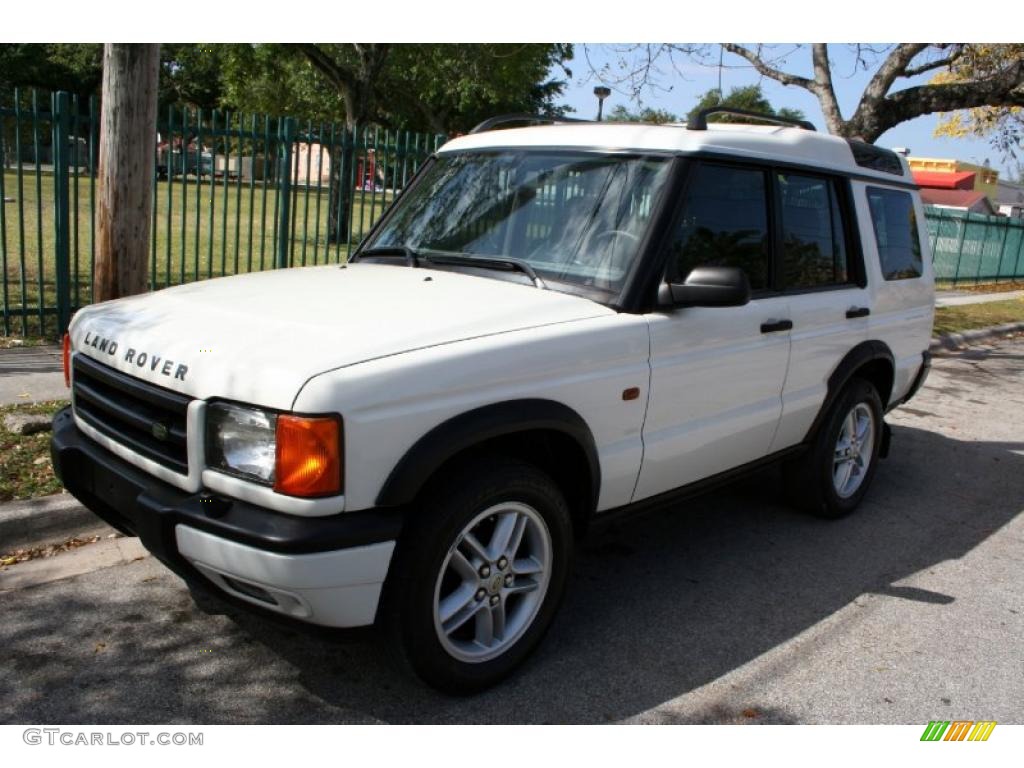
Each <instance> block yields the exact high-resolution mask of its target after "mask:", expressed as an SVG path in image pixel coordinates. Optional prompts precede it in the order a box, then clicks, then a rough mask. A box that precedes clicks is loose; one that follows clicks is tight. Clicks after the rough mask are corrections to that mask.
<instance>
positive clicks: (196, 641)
mask: <svg viewBox="0 0 1024 768" xmlns="http://www.w3.org/2000/svg"><path fill="white" fill-rule="evenodd" d="M889 418H890V421H891V423H892V424H893V426H894V437H893V451H892V456H891V457H890V458H889V459H888V460H887V461H885V462H884V463H883V464H882V466H881V467H880V470H879V473H878V475H877V476H876V478H875V482H874V486H873V487H872V489H871V492H870V494H869V496H868V498H867V500H866V502H865V503H864V505H863V507H862V508H861V509H860V510H859V511H858V513H857V514H855V515H854V516H852V517H850V518H847V519H845V520H841V521H838V522H832V523H829V522H822V521H818V520H812V519H808V518H805V517H802V516H800V515H798V514H796V513H793V512H791V511H790V510H789V509H787V508H786V507H785V506H784V505H783V504H782V503H781V501H780V494H779V488H778V481H777V477H776V475H775V473H773V472H765V473H762V474H760V475H758V476H757V477H754V478H751V479H750V480H748V481H745V482H744V483H742V484H741V485H737V486H734V487H732V488H730V489H729V490H727V491H724V492H718V493H716V494H714V495H711V496H706V497H704V498H702V499H700V500H697V501H694V502H690V503H688V504H687V505H685V507H679V508H676V509H670V510H665V511H661V512H657V513H654V514H651V515H648V516H646V517H644V518H643V519H637V520H633V521H630V522H628V523H626V524H622V525H619V526H618V527H617V528H615V529H613V530H609V531H607V532H605V533H604V534H602V535H600V536H596V537H593V538H592V539H590V540H589V541H588V542H586V544H585V546H584V548H583V549H582V551H581V555H580V558H579V561H578V564H577V568H576V571H575V574H574V576H573V578H572V583H571V585H570V590H569V595H568V598H567V600H566V603H565V605H564V606H563V609H562V611H561V613H560V615H559V617H558V619H557V621H556V623H555V625H554V627H553V629H552V631H551V633H550V634H549V636H548V638H547V640H546V641H545V643H544V644H543V645H542V646H541V648H540V649H539V652H538V653H537V654H536V655H535V656H534V657H533V658H532V659H531V660H530V661H529V662H528V663H527V664H526V666H525V667H523V668H522V669H521V670H520V671H519V672H518V673H517V674H516V675H515V676H514V677H513V678H512V679H511V680H510V681H508V682H507V683H505V684H503V685H501V686H499V687H497V688H496V689H494V690H492V691H490V692H488V693H485V694H481V695H479V696H476V697H473V698H465V699H458V698H449V697H446V696H442V695H440V694H437V693H435V692H433V691H431V690H429V689H427V688H425V687H423V686H421V685H420V684H419V683H417V682H416V681H414V680H412V679H410V678H406V677H404V676H403V675H401V674H400V673H398V672H397V671H396V670H395V669H394V668H393V667H392V665H391V663H390V661H389V659H388V657H387V655H386V653H385V651H384V650H383V648H382V644H381V643H380V642H378V641H377V640H376V639H375V638H374V637H373V636H369V637H367V636H365V635H359V634H357V635H355V636H354V637H349V638H347V639H346V640H344V641H337V640H328V639H323V638H319V637H311V636H307V635H306V634H302V633H296V632H294V631H291V630H287V629H282V628H280V627H278V626H276V625H274V624H270V623H267V622H266V621H265V620H261V619H257V618H253V617H251V616H248V615H245V614H237V613H236V612H234V611H233V610H229V611H228V612H226V613H220V614H216V613H215V614H212V615H210V614H207V613H204V612H203V611H201V610H199V609H198V608H197V607H196V606H195V605H194V604H193V601H192V600H191V598H190V596H189V594H188V592H187V591H186V590H185V589H184V586H183V584H182V582H181V581H180V580H179V579H178V578H177V577H175V576H173V575H171V574H170V573H168V572H167V571H166V570H164V569H163V568H162V567H161V566H160V565H159V564H158V563H157V562H155V561H154V560H153V559H151V558H145V559H142V560H136V561H130V562H127V563H123V562H122V564H120V565H115V566H110V567H106V568H102V569H100V570H96V571H93V572H91V573H86V574H83V575H79V576H75V577H72V578H67V579H64V580H61V581H55V582H51V583H47V584H41V585H37V586H30V587H23V588H17V589H13V590H10V591H7V592H0V648H2V649H3V650H2V655H3V660H4V661H3V664H2V665H0V690H2V691H3V692H4V694H3V696H2V697H0V721H2V722H5V723H12V722H16V723H25V722H48V723H81V722H96V723H116V722H129V723H157V722H160V723H164V722H167V723H191V722H213V723H254V722H281V723H292V722H314V723H316V722H349V723H353V722H357V723H363V722H380V721H386V722H404V723H435V722H494V723H506V722H541V723H552V722H553V723H577V722H582V723H590V722H609V721H631V722H638V721H639V722H666V723H718V722H769V723H790V722H799V723H908V724H910V723H914V724H924V723H927V722H928V721H929V720H935V719H948V720H954V719H968V720H982V719H992V720H997V721H999V722H1000V723H1007V722H1010V723H1024V697H1022V696H1021V692H1022V691H1024V546H1022V544H1024V515H1022V514H1021V512H1022V510H1024V340H1017V341H1015V342H1003V343H1001V344H1000V345H998V346H985V347H977V348H974V349H972V350H969V351H967V352H963V353H958V354H955V355H951V356H947V357H944V358H940V359H938V360H937V361H936V365H935V369H934V371H933V373H932V376H931V378H930V380H929V382H928V385H927V387H926V388H925V389H924V391H923V392H922V393H921V394H920V395H919V396H918V397H917V398H916V399H915V400H913V401H912V402H911V403H910V404H909V405H908V406H907V407H904V408H902V409H900V410H899V411H897V412H895V413H893V414H891V415H890V417H889ZM61 557H64V556H63V555H62V556H61ZM17 567H19V566H15V568H17Z"/></svg>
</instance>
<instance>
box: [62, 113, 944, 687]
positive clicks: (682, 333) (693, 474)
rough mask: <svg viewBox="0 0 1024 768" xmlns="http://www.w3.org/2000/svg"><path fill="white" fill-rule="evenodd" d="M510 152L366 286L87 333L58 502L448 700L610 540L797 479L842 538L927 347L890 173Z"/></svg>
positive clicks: (924, 301)
mask: <svg viewBox="0 0 1024 768" xmlns="http://www.w3.org/2000/svg"><path fill="white" fill-rule="evenodd" d="M493 127H496V125H495V124H488V125H485V126H484V129H483V130H478V131H474V132H473V133H472V134H470V135H468V136H464V137H461V138H458V139H455V140H453V141H451V142H449V143H448V144H446V145H445V146H444V147H443V148H442V149H441V150H440V151H439V152H438V153H437V155H436V157H434V158H433V159H432V160H431V161H430V162H429V163H428V164H427V165H426V166H425V167H424V168H423V169H422V170H421V172H420V173H419V174H418V175H417V177H416V179H415V180H414V181H413V183H412V184H411V185H410V186H409V187H408V188H407V189H406V190H405V191H404V192H403V193H402V194H401V196H400V197H399V198H398V200H397V202H396V203H395V205H394V206H392V208H391V209H390V210H389V211H388V213H387V214H386V215H385V216H384V218H383V219H382V220H381V221H380V222H379V223H378V224H377V226H376V227H375V229H374V230H373V232H372V233H371V234H370V236H369V237H368V238H367V239H366V240H365V241H364V243H363V244H362V246H361V247H360V249H359V251H358V252H357V253H356V254H355V256H354V257H353V258H352V260H351V262H350V263H349V264H347V265H332V266H324V267H313V268H304V269H290V270H282V271H269V272H261V273H255V274H247V275H241V276H237V277H228V278H223V279H218V280H210V281H208V282H203V283H196V284H190V285H182V286H178V287H174V288H170V289H167V290H164V291H160V292H158V293H155V294H151V295H146V296H138V297H132V298H128V299H123V300H119V301H114V302H109V303H105V304H98V305H95V306H92V307H89V308H87V309H84V310H82V311H81V312H79V313H78V315H77V316H76V317H75V319H74V322H73V324H72V327H71V330H70V334H69V337H70V345H69V349H68V355H67V356H66V357H67V358H68V363H67V365H68V368H69V371H68V373H69V376H70V378H71V383H72V402H73V405H72V407H71V408H69V409H67V410H65V411H63V412H61V413H60V414H59V415H58V416H57V417H56V419H55V430H54V436H53V454H54V466H55V467H56V469H57V472H58V473H59V474H60V476H61V477H62V479H63V480H64V483H65V485H66V486H67V488H68V490H69V491H70V492H71V493H73V494H74V495H75V496H77V497H78V498H79V499H81V500H82V501H83V502H84V503H85V504H86V505H87V506H89V507H90V508H92V509H93V510H95V512H96V513H97V514H98V515H99V516H100V517H102V518H103V519H105V520H107V521H108V522H110V523H111V524H113V525H115V526H116V527H118V528H120V529H122V530H123V531H126V532H129V533H131V534H133V535H138V536H139V537H140V538H141V539H142V542H143V543H144V544H145V545H146V546H147V547H148V548H149V549H150V550H151V551H152V552H153V553H154V554H155V555H156V556H157V557H159V558H160V559H161V560H163V561H164V562H165V563H166V564H167V565H168V566H170V567H171V568H172V569H174V570H175V571H176V572H177V573H179V574H181V575H182V576H183V577H185V578H186V580H187V581H189V582H190V583H191V584H198V585H201V586H204V587H206V588H213V589H214V590H215V591H218V592H219V593H221V594H222V595H227V596H230V598H232V599H234V600H236V601H241V602H242V603H244V604H245V605H247V606H254V607H259V608H261V609H263V610H265V611H268V612H272V613H276V614H279V615H283V616H286V617H291V618H293V619H299V620H302V621H305V622H310V623H313V624H319V625H326V626H330V627H353V626H361V625H368V624H373V623H378V624H380V625H381V626H382V627H384V628H386V630H387V632H388V633H389V634H390V637H391V638H392V639H393V640H394V643H395V646H396V648H397V649H398V650H399V651H400V656H401V657H402V658H404V659H405V660H406V661H407V662H408V663H409V664H410V665H411V667H412V668H413V669H414V670H415V671H416V672H417V673H419V674H420V675H421V676H422V677H423V678H424V679H425V680H427V681H428V682H429V683H431V684H433V685H435V686H437V687H440V688H443V689H446V690H452V691H469V690H474V689H479V688H481V687H483V686H486V685H489V684H492V683H494V682H495V681H497V680H499V679H500V678H501V677H503V676H504V675H506V674H507V673H508V672H509V671H510V670H511V669H512V668H513V667H514V666H516V665H517V664H518V663H519V662H521V661H522V660H523V659H524V658H525V657H526V656H527V654H529V652H530V651H531V650H532V649H533V648H534V647H535V646H536V645H537V643H538V642H539V641H540V639H541V636H542V635H543V633H544V631H545V630H546V629H547V628H548V626H549V625H550V623H551V621H552V617H553V616H554V614H555V611H556V610H557V607H558V604H559V601H560V600H561V598H562V593H563V592H564V590H565V585H566V578H567V575H568V573H569V571H570V567H571V563H572V553H573V544H574V541H575V540H577V539H578V538H579V537H580V536H581V535H582V534H583V533H584V532H585V531H586V529H587V526H588V523H589V522H590V521H591V520H593V519H595V518H600V517H601V516H602V515H607V514H609V513H611V512H612V511H613V510H615V511H624V510H631V509H635V508H637V507H640V506H646V505H650V504H652V503H670V502H675V501H677V500H679V499H681V498H683V497H684V496H686V495H688V494H692V493H694V492H695V491H698V490H703V489H705V488H706V487H708V486H709V485H711V484H713V483H715V482H718V481H721V480H724V479H728V478H731V477H733V476H735V475H736V473H737V472H740V471H743V470H747V469H750V468H753V467H759V466H762V465H764V464H765V463H766V462H770V461H776V460H782V461H783V462H784V468H785V474H786V478H787V480H788V487H789V490H790V492H791V495H792V498H793V500H794V501H795V502H796V503H798V504H799V506H801V507H802V508H804V509H806V510H807V511H808V512H810V513H812V514H815V515H820V516H823V517H839V516H841V515H844V514H846V513H848V512H850V511H852V510H853V509H854V508H855V507H856V506H857V505H858V504H859V503H860V501H861V499H862V498H863V497H864V494H865V493H866V491H867V490H868V485H869V483H870V482H871V478H872V475H873V474H874V471H875V468H876V465H877V461H878V459H879V457H881V456H884V455H885V452H886V450H887V447H888V435H889V432H888V428H887V427H886V425H885V422H884V421H883V414H884V413H885V412H886V411H887V410H888V409H891V408H893V407H895V406H896V405H898V404H900V403H902V402H904V401H905V400H906V399H908V398H909V397H910V396H911V395H913V393H914V392H915V390H916V389H917V388H918V387H919V386H920V384H921V382H922V380H923V378H924V376H925V374H926V373H927V370H928V353H927V349H928V343H929V338H930V335H931V328H932V312H933V279H932V268H931V259H930V257H929V253H928V244H927V239H926V238H925V237H924V236H923V235H924V233H925V228H924V217H923V211H922V208H921V203H920V200H919V198H918V194H917V191H916V188H915V186H914V184H913V182H912V181H911V177H910V174H909V172H908V169H907V167H906V164H905V162H904V161H903V160H902V159H901V158H900V157H898V156H897V155H896V154H894V153H892V152H889V151H886V150H882V149H878V148H876V147H874V146H870V145H865V144H860V143H857V142H849V141H846V140H844V139H841V138H835V137H831V136H822V135H819V134H816V133H814V132H813V131H812V130H807V129H806V127H803V126H790V125H782V126H778V125H776V126H764V125H761V126H757V125H736V124H712V125H707V124H706V123H705V121H704V119H703V118H701V119H699V120H698V121H696V122H695V124H694V125H691V126H690V127H686V126H650V125H629V124H609V123H596V124H583V123H572V124H565V123H558V124H550V125H541V126H534V127H524V128H523V127H521V128H508V129H503V130H489V129H490V128H493ZM680 509H682V507H680Z"/></svg>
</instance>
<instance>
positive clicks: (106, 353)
mask: <svg viewBox="0 0 1024 768" xmlns="http://www.w3.org/2000/svg"><path fill="white" fill-rule="evenodd" d="M607 314H613V310H611V309H609V308H607V307H605V306H603V305H601V304H597V303H595V302H593V301H590V300H589V299H584V298H580V297H576V296H570V295H568V294H564V293H558V292H555V291H547V290H539V289H537V288H535V287H533V286H532V285H527V284H521V283H514V282H508V281H505V280H498V279H492V278H487V277H479V276H474V275H468V274H461V273H458V272H452V271H447V270H434V269H412V268H409V267H404V266H391V265H381V264H350V265H348V266H347V267H339V266H337V265H332V266H324V267H309V268H301V269H287V270H276V271H267V272H256V273H251V274H246V275H238V276H234V277H225V278H218V279H215V280H208V281H204V282H198V283H191V284H188V285H181V286H176V287H173V288H168V289H165V290H162V291H158V292H156V293H151V294H144V295H140V296H133V297H130V298H125V299H119V300H116V301H110V302H104V303H102V304H95V305H93V306H90V307H87V308H85V309H83V310H81V311H80V312H79V313H78V314H77V315H76V316H75V319H74V322H73V323H72V325H71V341H72V347H73V349H74V350H75V352H76V354H78V353H84V354H86V355H88V356H90V357H92V358H94V359H96V360H99V361H100V362H102V363H105V364H107V365H110V366H112V367H113V368H116V369H118V370H120V371H124V372H126V373H129V374H131V375H133V376H137V377H139V378H142V379H145V380H147V381H149V382H152V383H153V384H157V385H159V386H162V387H166V388H168V389H173V390H176V391H179V392H183V393H185V394H188V395H190V396H193V397H199V398H209V397H227V398H231V399H234V400H242V401H246V402H252V403H258V404H261V405H265V406H268V407H272V408H282V409H287V408H290V407H291V406H292V403H293V401H294V398H295V396H296V395H297V394H298V392H299V390H300V388H301V387H302V385H303V384H304V383H305V382H306V381H307V380H308V379H309V378H310V377H312V376H315V375H317V374H319V373H323V372H324V371H328V370H331V369H334V368H341V367H345V366H351V365H355V364H357V363H360V362H365V361H367V360H373V359H377V358H380V357H386V356H389V355H396V354H400V353H402V352H408V351H411V350H415V349H423V348H426V347H432V346H437V345H441V344H449V343H452V342H456V341H461V340H464V339H470V338H475V337H480V336H489V335H493V334H497V333H506V332H509V331H515V330H522V329H526V328H533V327H539V326H543V325H551V324H553V323H565V322H571V321H574V320H582V319H585V318H590V317H596V316H600V315H607Z"/></svg>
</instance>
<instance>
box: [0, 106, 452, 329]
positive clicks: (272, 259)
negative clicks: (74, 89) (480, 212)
mask: <svg viewBox="0 0 1024 768" xmlns="http://www.w3.org/2000/svg"><path fill="white" fill-rule="evenodd" d="M99 114H100V113H99V104H98V102H97V100H96V99H95V98H93V99H90V100H88V101H83V100H80V99H78V98H77V97H75V96H73V95H69V94H66V93H56V94H51V95H47V94H43V93H41V92H36V91H15V92H14V95H13V99H12V100H11V102H10V103H9V104H2V103H0V197H2V198H3V201H4V202H3V204H2V207H0V267H2V269H3V285H2V289H3V294H2V310H0V333H2V334H3V335H21V336H49V337H55V336H57V335H59V334H60V333H61V332H62V331H63V329H64V328H65V327H66V326H67V322H68V319H69V318H70V316H71V313H72V312H74V311H75V310H76V309H78V308H79V307H82V306H85V305H87V304H89V303H90V302H91V301H92V289H93V278H94V275H95V258H96V246H95V243H96V237H95V236H96V223H95V211H96V203H97V189H96V168H97V161H98V154H99ZM443 141H444V137H443V136H435V135H426V134H416V133H410V132H404V131H389V130H384V129H381V128H375V127H368V128H359V129H356V130H350V129H347V128H346V127H345V126H344V125H339V124H328V123H314V122H311V121H299V120H297V119H295V118H290V117H280V118H278V117H269V116H266V115H241V114H237V113H228V112H218V111H213V112H210V111H202V110H181V109H176V108H170V109H168V110H166V111H165V112H164V113H163V114H161V115H160V116H159V124H158V140H157V149H156V154H155V157H154V162H153V184H152V195H153V203H154V204H153V221H152V227H151V229H152V239H151V246H150V275H149V282H150V287H151V288H153V289H158V288H163V287H166V286H169V285H176V284H180V283H185V282H190V281H193V280H201V279H205V278H209V277H215V276H220V275H228V274H235V273H239V272H249V271H254V270H262V269H271V268H276V267H286V266H297V265H314V264H325V263H336V262H340V261H344V260H345V259H346V258H347V257H348V254H349V252H350V251H351V250H352V248H353V247H354V246H355V245H356V244H358V242H359V241H360V239H362V237H363V236H364V234H365V233H366V232H367V231H368V230H369V228H370V227H371V226H372V225H373V223H374V222H375V221H376V220H377V219H378V218H379V217H380V215H381V213H383V211H384V210H385V209H386V208H387V206H388V205H389V204H390V203H391V201H392V200H393V199H394V197H395V195H396V194H397V193H398V192H399V191H401V189H402V188H403V187H404V186H405V184H406V183H407V182H408V180H409V179H410V178H411V176H412V175H413V174H414V173H415V172H416V170H417V169H418V168H419V166H420V164H421V163H422V162H423V161H424V160H425V159H426V158H427V157H429V156H430V155H431V154H432V153H433V152H434V151H435V150H436V149H437V147H438V146H439V145H440V144H441V143H442V142H443Z"/></svg>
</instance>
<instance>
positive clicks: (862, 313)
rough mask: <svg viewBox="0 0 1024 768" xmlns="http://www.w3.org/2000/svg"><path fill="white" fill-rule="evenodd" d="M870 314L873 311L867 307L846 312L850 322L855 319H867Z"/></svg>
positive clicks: (853, 308) (852, 308) (854, 308)
mask: <svg viewBox="0 0 1024 768" xmlns="http://www.w3.org/2000/svg"><path fill="white" fill-rule="evenodd" d="M870 314H871V310H870V309H868V308H867V307H851V308H850V309H848V310H846V317H847V319H849V320H852V319H853V318H855V317H867V316H868V315H870Z"/></svg>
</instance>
